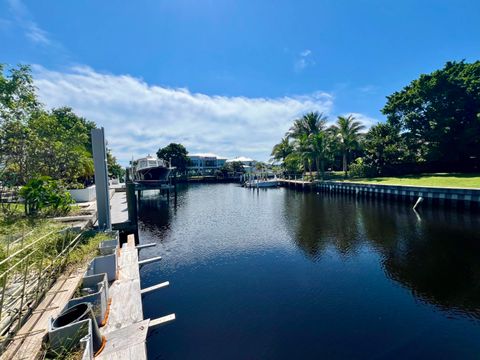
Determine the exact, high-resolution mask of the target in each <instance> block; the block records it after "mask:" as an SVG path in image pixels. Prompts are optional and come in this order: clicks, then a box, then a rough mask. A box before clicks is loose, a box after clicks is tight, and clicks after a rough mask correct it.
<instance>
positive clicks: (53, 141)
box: [0, 64, 123, 212]
mask: <svg viewBox="0 0 480 360" xmlns="http://www.w3.org/2000/svg"><path fill="white" fill-rule="evenodd" d="M94 128H96V124H95V123H94V122H92V121H88V120H86V119H85V118H82V117H80V116H78V115H76V114H75V113H74V112H73V110H72V109H71V108H68V107H61V108H57V109H51V110H47V109H45V108H44V106H43V105H42V104H41V103H40V102H39V100H38V97H37V94H36V89H35V86H34V83H33V79H32V75H31V71H30V68H29V67H28V66H22V65H21V66H18V67H17V68H10V69H6V68H5V66H4V65H1V64H0V192H4V191H6V190H8V189H17V188H19V187H21V186H25V185H28V186H27V188H26V190H25V191H24V194H25V195H27V194H28V195H29V197H30V199H31V202H30V204H31V205H30V207H29V209H30V210H32V212H36V210H37V207H42V206H43V205H44V204H46V203H48V204H50V205H52V204H53V205H52V206H54V207H56V208H57V209H58V208H65V206H66V205H67V204H68V203H69V199H68V196H67V195H65V196H64V197H63V198H62V199H59V198H56V197H55V196H53V195H52V194H53V193H56V194H57V195H58V194H64V193H65V192H64V189H65V188H67V187H68V188H81V187H83V186H85V185H88V184H89V183H92V182H93V175H94V168H93V156H92V144H91V138H90V132H91V130H92V129H94ZM108 163H109V172H110V175H111V176H116V177H119V176H121V174H122V171H123V170H122V168H121V167H120V166H119V165H118V164H117V162H116V159H115V157H113V156H112V154H111V153H109V154H108ZM47 177H48V178H47ZM40 190H41V191H40ZM36 195H38V196H36ZM35 196H36V198H35V199H34V197H35Z"/></svg>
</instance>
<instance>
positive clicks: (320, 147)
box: [311, 130, 334, 179]
mask: <svg viewBox="0 0 480 360" xmlns="http://www.w3.org/2000/svg"><path fill="white" fill-rule="evenodd" d="M333 140H334V139H333V137H332V134H331V132H329V131H325V130H324V131H321V132H319V133H318V134H317V135H315V136H312V137H311V142H312V147H313V150H314V153H315V165H316V168H317V177H318V176H319V174H321V178H322V179H323V178H324V177H325V162H326V161H328V160H330V159H331V158H332V157H333V152H334V151H333V147H334V146H333V145H334V144H333Z"/></svg>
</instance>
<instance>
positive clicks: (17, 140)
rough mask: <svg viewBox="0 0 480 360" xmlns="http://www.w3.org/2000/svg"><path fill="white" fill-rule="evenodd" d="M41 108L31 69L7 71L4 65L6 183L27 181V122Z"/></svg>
mask: <svg viewBox="0 0 480 360" xmlns="http://www.w3.org/2000/svg"><path fill="white" fill-rule="evenodd" d="M39 108H40V105H39V102H38V100H37V97H36V94H35V86H34V84H33V79H32V76H31V74H30V67H29V66H24V65H20V66H19V67H18V68H10V69H8V70H7V69H6V67H5V65H2V64H0V179H1V181H2V182H3V183H4V184H7V185H8V184H10V185H15V184H16V183H18V182H23V183H24V182H25V177H24V173H25V170H26V159H27V157H26V151H25V148H26V146H27V143H28V141H27V136H28V128H27V126H26V121H27V120H28V118H29V117H30V115H31V114H32V113H33V112H35V111H37V110H38V109H39Z"/></svg>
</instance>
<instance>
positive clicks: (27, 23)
mask: <svg viewBox="0 0 480 360" xmlns="http://www.w3.org/2000/svg"><path fill="white" fill-rule="evenodd" d="M8 4H9V6H10V11H11V12H12V14H13V17H14V18H15V21H16V23H17V24H18V25H19V26H20V27H21V28H22V29H23V30H24V33H25V36H26V37H27V38H28V39H30V40H31V41H32V42H34V43H36V44H41V45H52V44H53V42H52V40H51V39H50V37H49V35H48V33H47V32H46V31H45V30H43V29H42V28H41V27H40V26H39V25H38V24H37V23H36V22H35V21H34V20H33V17H32V15H31V14H30V11H29V10H28V8H27V7H26V6H25V4H24V3H23V2H22V1H21V0H8Z"/></svg>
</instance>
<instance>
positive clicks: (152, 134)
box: [34, 66, 334, 164]
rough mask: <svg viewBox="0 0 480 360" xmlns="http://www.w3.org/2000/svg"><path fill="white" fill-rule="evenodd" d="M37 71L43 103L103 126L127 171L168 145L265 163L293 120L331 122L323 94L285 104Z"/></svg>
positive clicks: (85, 73)
mask: <svg viewBox="0 0 480 360" xmlns="http://www.w3.org/2000/svg"><path fill="white" fill-rule="evenodd" d="M34 72H35V74H34V75H35V79H36V80H35V84H36V86H37V87H38V89H39V96H40V99H41V101H42V102H43V103H45V105H47V106H48V107H59V106H64V105H68V106H71V107H72V108H73V109H74V110H75V111H76V112H77V113H79V114H81V115H82V116H85V117H86V118H88V119H90V120H93V121H95V122H96V123H97V124H98V125H99V126H104V127H105V129H106V134H107V140H108V142H109V146H110V147H111V148H112V149H113V151H114V153H115V155H116V156H117V157H118V158H119V159H120V160H121V161H122V162H123V163H124V164H126V162H127V161H128V160H129V159H131V157H132V156H140V155H145V154H147V153H155V152H156V150H157V149H158V148H159V147H161V146H165V145H167V144H168V143H170V142H181V143H183V144H184V145H185V146H186V147H187V149H188V150H189V151H190V152H215V153H217V154H220V155H224V156H231V157H233V156H237V155H245V156H250V157H254V158H257V159H260V160H267V159H268V157H269V155H270V151H271V149H272V146H273V145H274V144H275V143H276V142H278V141H279V139H280V138H281V137H282V135H283V134H284V133H285V132H286V131H287V130H288V128H289V127H290V126H291V123H292V120H293V119H295V118H296V117H298V116H301V115H303V114H304V113H305V112H308V111H319V112H323V113H325V114H327V115H328V114H330V113H331V110H332V107H333V100H334V99H333V97H332V95H330V94H328V93H326V92H315V93H312V94H306V95H300V96H285V97H280V98H248V97H230V96H214V95H206V94H201V93H191V92H190V91H188V90H187V89H172V88H167V87H160V86H155V85H150V84H147V83H146V82H144V81H142V80H141V79H138V78H134V77H132V76H129V75H112V74H105V73H99V72H96V71H94V70H93V69H91V68H88V67H77V68H73V69H71V70H69V71H68V72H66V73H64V72H58V71H50V70H47V69H45V68H43V67H40V66H35V67H34Z"/></svg>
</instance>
